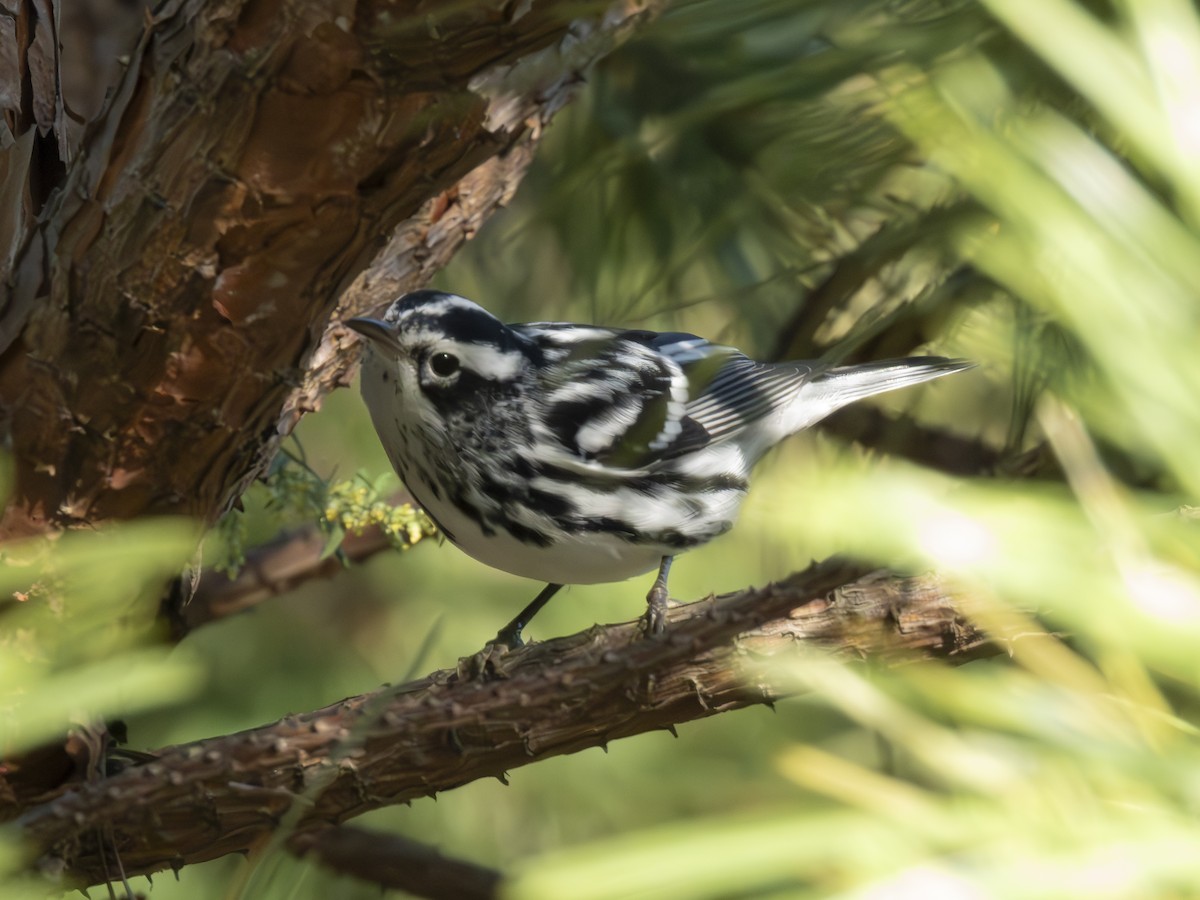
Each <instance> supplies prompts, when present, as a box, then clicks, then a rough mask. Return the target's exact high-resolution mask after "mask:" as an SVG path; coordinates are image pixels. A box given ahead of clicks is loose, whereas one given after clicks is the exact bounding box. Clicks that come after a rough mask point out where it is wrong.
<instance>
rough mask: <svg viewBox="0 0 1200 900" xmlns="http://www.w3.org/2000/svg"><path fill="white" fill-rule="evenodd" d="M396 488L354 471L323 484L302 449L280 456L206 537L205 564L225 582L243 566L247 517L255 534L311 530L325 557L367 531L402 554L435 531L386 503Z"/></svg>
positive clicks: (387, 477)
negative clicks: (322, 540)
mask: <svg viewBox="0 0 1200 900" xmlns="http://www.w3.org/2000/svg"><path fill="white" fill-rule="evenodd" d="M299 446H300V445H299V443H298V442H297V447H299ZM399 487H400V482H399V480H398V479H397V478H396V476H395V475H394V474H392V473H391V472H384V473H383V474H380V475H378V476H376V477H374V478H372V477H369V476H368V475H367V474H366V473H365V472H363V471H359V472H358V473H357V474H356V475H355V476H354V478H352V479H348V480H344V481H333V480H331V479H326V478H324V477H322V476H321V475H320V474H319V473H317V472H316V471H315V470H313V468H312V467H311V466H310V465H309V464H308V460H307V458H306V457H305V454H304V452H303V448H300V450H299V453H298V454H293V453H291V452H289V451H285V452H283V453H281V454H280V455H279V457H278V458H277V459H276V460H275V462H274V464H273V465H272V466H271V471H270V473H269V474H268V475H267V477H266V478H265V479H264V480H263V481H262V482H261V483H259V484H256V485H255V486H254V487H252V488H251V490H250V492H249V493H248V494H247V496H246V497H245V498H244V500H243V503H244V504H245V505H244V507H243V508H242V509H235V510H231V511H230V512H229V513H228V514H226V515H225V516H223V517H222V519H221V521H220V522H218V523H217V527H216V528H215V529H214V530H213V532H212V534H211V535H210V550H211V552H212V555H213V556H215V559H213V560H212V561H211V562H210V563H209V564H210V565H212V566H213V568H215V569H216V570H217V571H218V572H225V573H226V574H228V575H229V576H230V577H231V578H232V577H233V576H234V575H236V574H237V572H238V571H239V570H240V569H241V568H242V566H244V565H245V563H246V547H247V541H248V539H249V536H250V523H249V521H248V518H250V517H251V516H252V517H253V518H254V519H255V520H256V521H255V529H254V530H255V531H256V533H258V534H273V533H275V532H277V531H279V530H281V529H284V528H291V527H296V526H298V525H316V526H317V527H318V528H320V529H321V531H322V532H323V533H324V534H325V536H326V544H325V556H329V555H333V554H335V553H338V552H339V549H340V547H341V545H342V541H343V540H344V539H345V537H346V535H347V534H348V533H352V534H362V533H363V531H364V530H365V529H367V528H379V529H380V530H381V531H382V532H383V533H384V534H385V535H386V536H387V537H388V539H389V540H390V541H391V544H392V546H393V547H394V548H395V549H397V550H407V549H408V548H409V547H412V546H413V545H414V544H417V543H419V542H420V541H422V540H424V539H425V538H427V537H433V536H435V535H436V534H437V526H436V525H434V524H433V521H432V520H431V519H430V518H429V516H427V515H426V514H425V512H424V510H422V509H419V508H418V507H415V506H413V505H412V504H411V503H399V504H395V503H392V502H390V501H389V500H388V499H387V498H388V497H389V496H390V495H391V494H394V493H396V491H397V490H398V489H399ZM246 507H250V508H252V510H253V512H252V513H248V512H247V508H246ZM210 558H211V557H210Z"/></svg>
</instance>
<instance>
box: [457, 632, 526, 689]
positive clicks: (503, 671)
mask: <svg viewBox="0 0 1200 900" xmlns="http://www.w3.org/2000/svg"><path fill="white" fill-rule="evenodd" d="M524 646H525V641H524V640H522V638H521V629H520V628H519V627H518V628H514V627H513V626H512V625H511V624H509V625H506V626H505V627H504V628H501V629H500V631H499V632H498V633H497V634H496V636H495V637H494V638H492V639H491V640H490V641H488V642H487V643H486V644H484V645H483V649H482V650H480V651H479V652H478V653H476V654H474V655H472V656H464V657H463V658H462V659H460V660H459V661H458V677H459V678H460V679H461V680H463V681H493V680H496V679H501V678H507V677H508V666H507V664H506V662H505V660H506V659H507V657H508V655H509V654H510V653H511V652H512V651H513V650H516V649H517V648H518V647H524Z"/></svg>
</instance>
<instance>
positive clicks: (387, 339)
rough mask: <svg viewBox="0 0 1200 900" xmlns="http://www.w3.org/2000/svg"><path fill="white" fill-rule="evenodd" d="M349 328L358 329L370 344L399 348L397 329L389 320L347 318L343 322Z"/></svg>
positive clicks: (393, 348) (392, 348)
mask: <svg viewBox="0 0 1200 900" xmlns="http://www.w3.org/2000/svg"><path fill="white" fill-rule="evenodd" d="M342 324H344V325H345V326H346V327H347V328H351V329H353V330H354V331H357V332H358V333H359V334H361V335H362V336H363V337H365V338H366V339H367V342H368V343H370V344H375V345H376V346H379V347H387V348H389V349H391V350H397V349H399V346H400V345H399V343H398V342H397V341H396V331H395V329H394V328H392V326H391V325H389V324H388V323H387V322H381V321H380V320H379V319H369V318H366V317H359V318H354V319H347V320H346V321H345V322H343V323H342Z"/></svg>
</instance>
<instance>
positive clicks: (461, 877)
mask: <svg viewBox="0 0 1200 900" xmlns="http://www.w3.org/2000/svg"><path fill="white" fill-rule="evenodd" d="M292 849H293V850H294V851H295V852H296V853H298V854H300V855H306V856H312V857H314V858H315V859H318V860H320V862H321V863H322V865H324V866H326V867H327V868H330V869H333V870H334V871H335V872H338V873H340V874H342V875H350V876H352V877H354V878H357V879H359V880H360V881H369V882H371V883H373V884H377V885H379V886H380V887H383V888H390V889H391V890H397V891H406V892H407V893H409V894H413V895H415V896H417V897H426V898H430V900H492V898H493V897H496V896H498V894H499V887H500V878H501V876H500V873H499V872H497V871H496V870H495V869H488V868H485V867H483V866H477V865H475V864H474V863H470V862H466V861H464V860H461V859H453V858H451V857H448V856H444V855H443V854H442V853H441V852H439V851H438V850H437V849H436V848H434V847H429V846H427V845H425V844H421V843H418V842H417V841H411V840H409V839H408V838H405V837H401V836H400V835H395V834H380V833H379V832H375V831H368V830H366V829H365V828H354V827H352V826H350V825H339V826H337V827H334V828H326V829H323V830H321V831H312V832H305V833H302V834H299V835H297V836H296V839H295V840H294V841H293V842H292Z"/></svg>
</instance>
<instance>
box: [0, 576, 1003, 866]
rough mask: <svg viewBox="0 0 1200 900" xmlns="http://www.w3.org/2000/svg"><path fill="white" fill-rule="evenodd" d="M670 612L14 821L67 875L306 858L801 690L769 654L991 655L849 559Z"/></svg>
mask: <svg viewBox="0 0 1200 900" xmlns="http://www.w3.org/2000/svg"><path fill="white" fill-rule="evenodd" d="M670 618H671V622H670V627H669V629H668V633H667V636H666V638H665V639H663V640H646V639H642V638H640V637H639V635H638V627H637V625H636V624H634V623H629V624H625V625H612V626H607V627H602V626H597V627H595V628H593V629H590V630H589V631H586V632H582V633H580V634H577V635H573V636H570V637H564V638H559V639H556V640H552V641H547V642H545V643H539V644H533V645H529V646H526V647H523V648H520V649H519V650H516V651H513V652H512V653H511V654H509V655H508V656H505V657H503V658H502V659H501V663H502V666H503V672H502V677H499V678H496V679H494V680H490V681H478V680H474V681H473V680H464V679H462V678H461V677H460V676H459V674H458V673H455V672H451V671H441V672H435V673H433V674H432V675H430V676H429V677H427V678H425V679H422V680H420V681H417V682H413V683H410V684H406V685H402V686H399V687H394V688H385V689H382V690H380V691H377V692H375V693H373V694H367V695H363V696H359V697H353V698H350V699H348V700H343V701H342V702H340V703H336V704H333V705H332V706H329V707H326V708H325V709H320V710H316V711H314V712H311V713H307V714H304V715H299V716H292V717H289V718H287V719H284V720H282V721H279V722H276V723H274V724H272V725H266V726H263V727H261V728H257V729H253V730H250V731H245V732H242V733H240V734H234V735H228V736H225V737H218V738H212V739H209V740H203V741H196V742H194V743H191V744H185V745H181V746H178V747H172V748H167V749H165V750H162V751H160V752H159V753H158V754H156V756H157V757H158V758H157V759H155V760H154V761H153V762H150V763H148V764H145V765H140V766H137V767H135V768H131V769H128V770H126V771H124V772H122V773H120V774H118V775H116V776H114V777H111V778H108V779H105V780H102V781H98V782H92V783H88V784H75V785H68V786H65V787H63V788H59V789H57V790H56V791H53V792H51V793H50V794H49V795H46V796H43V797H42V798H40V799H39V800H38V801H37V805H36V806H32V808H30V807H28V806H26V807H25V808H24V809H23V810H14V809H9V810H8V815H9V816H12V815H13V814H15V813H18V812H20V813H23V814H22V815H21V818H20V823H21V825H22V827H23V828H24V831H25V834H26V836H27V837H28V838H29V839H30V841H32V842H33V844H34V845H35V846H36V847H38V848H41V853H42V857H41V860H40V865H41V866H42V868H43V869H44V870H47V871H63V872H65V875H66V877H67V878H68V879H69V880H70V881H71V882H72V883H81V884H90V883H95V882H97V881H100V880H103V878H104V868H103V862H104V854H105V853H107V854H108V856H109V858H110V859H111V858H112V853H113V851H114V850H115V851H116V852H117V853H119V855H120V859H121V863H122V865H123V867H124V871H125V872H126V873H128V874H130V875H133V874H145V873H150V872H155V871H159V870H161V869H164V868H170V867H178V866H181V865H184V864H190V863H195V862H201V861H203V860H208V859H214V858H216V857H219V856H222V855H225V854H228V853H234V852H240V851H244V850H246V849H247V848H250V847H251V846H253V845H255V843H256V842H257V841H259V840H262V839H263V838H265V837H266V836H267V835H269V834H271V833H273V832H275V830H276V829H277V828H280V827H283V828H284V829H285V833H286V834H287V836H288V840H289V841H290V846H291V847H292V849H293V850H295V851H297V852H303V851H304V850H305V849H307V848H309V847H311V845H312V838H311V834H312V833H313V832H316V831H320V830H321V829H324V828H326V827H327V826H328V825H330V824H335V823H340V822H344V821H346V820H348V819H351V818H354V817H356V816H359V815H361V814H363V813H365V812H368V811H370V810H372V809H377V808H379V807H382V806H386V805H390V804H396V803H404V802H407V801H410V800H413V799H416V798H418V797H428V796H432V795H434V794H436V793H437V792H439V791H444V790H448V789H450V788H454V787H458V786H460V785H463V784H467V783H468V782H471V781H474V780H476V779H479V778H487V777H501V778H502V777H503V776H504V773H505V772H506V771H508V770H509V769H513V768H516V767H518V766H524V765H527V764H529V763H532V762H535V761H537V760H540V759H544V758H546V757H549V756H557V755H561V754H564V753H574V752H576V751H578V750H583V749H585V748H588V747H598V746H604V745H605V744H606V743H608V742H609V741H611V740H615V739H618V738H622V737H627V736H630V735H634V734H640V733H643V732H646V731H651V730H656V729H664V728H672V727H673V726H675V725H677V724H680V723H683V722H688V721H691V720H693V719H698V718H702V717H706V716H710V715H713V714H715V713H718V712H722V711H725V710H729V709H735V708H738V707H743V706H748V705H752V704H760V703H770V702H772V701H774V700H776V699H779V698H780V697H783V696H786V695H787V694H789V693H791V692H793V691H795V689H796V688H795V685H794V684H792V683H791V682H789V680H788V678H787V676H786V672H783V671H782V670H781V668H780V667H771V666H769V665H767V663H768V662H770V661H772V660H782V659H786V658H787V655H788V654H791V653H795V652H797V651H798V649H801V648H804V647H813V646H824V647H832V648H835V649H837V650H839V651H841V652H844V653H848V654H851V655H853V656H867V655H869V656H871V657H872V658H874V659H878V660H882V661H885V662H886V661H893V662H895V661H908V660H912V659H914V658H919V657H936V658H941V659H945V660H949V661H962V660H966V659H970V658H975V657H976V656H979V655H983V654H987V653H992V652H996V651H995V649H994V648H993V647H992V645H991V644H989V643H988V642H987V640H986V639H985V638H984V636H983V635H982V634H980V633H979V632H978V631H977V630H976V629H975V628H973V627H972V626H970V625H969V624H968V623H967V622H966V620H965V619H964V617H963V615H962V614H961V613H960V612H959V611H958V609H957V606H956V601H955V599H954V597H953V596H952V595H951V594H950V593H949V589H948V587H947V586H946V585H945V584H943V583H942V582H940V581H939V580H938V579H936V578H934V577H929V576H926V577H919V578H902V577H896V576H890V575H887V574H886V573H875V574H873V575H866V576H864V575H863V574H862V572H861V571H859V570H856V569H855V568H854V567H853V566H850V565H848V564H846V563H842V562H836V561H835V562H831V563H825V564H822V565H818V566H814V567H812V568H811V569H809V570H808V571H807V572H804V573H801V574H799V575H796V576H793V577H792V578H791V579H789V580H788V581H786V582H783V583H781V584H777V585H770V586H768V587H766V588H762V589H760V590H747V591H743V592H741V593H737V594H731V595H728V596H724V597H718V598H710V599H708V600H702V601H699V602H698V603H693V604H689V605H686V606H681V607H677V608H675V609H673V610H672V612H671V616H670ZM300 798H303V799H304V802H303V803H302V804H298V805H296V801H297V800H298V799H300ZM281 823H282V825H281ZM98 835H105V837H104V839H103V846H102V844H101V843H100V842H98V838H97V836H98Z"/></svg>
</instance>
